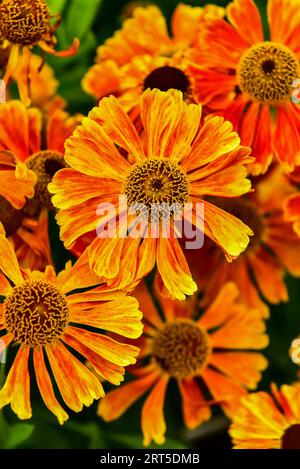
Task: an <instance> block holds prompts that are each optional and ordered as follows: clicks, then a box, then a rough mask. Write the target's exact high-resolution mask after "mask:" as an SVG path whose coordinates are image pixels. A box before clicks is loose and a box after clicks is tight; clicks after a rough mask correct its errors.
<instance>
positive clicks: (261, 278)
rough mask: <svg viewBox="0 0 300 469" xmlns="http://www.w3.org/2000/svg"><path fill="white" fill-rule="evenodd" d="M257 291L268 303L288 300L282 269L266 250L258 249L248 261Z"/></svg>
mask: <svg viewBox="0 0 300 469" xmlns="http://www.w3.org/2000/svg"><path fill="white" fill-rule="evenodd" d="M249 261H250V264H251V267H252V271H253V274H254V277H255V279H256V282H257V285H258V287H259V290H260V291H261V292H262V294H263V295H264V297H265V298H266V299H267V300H268V301H269V302H270V303H275V304H276V303H280V301H287V300H288V291H287V288H286V286H285V283H284V279H283V277H284V269H283V268H282V266H281V265H280V264H279V262H278V260H277V259H275V258H274V257H273V256H271V254H269V253H268V252H267V251H266V250H263V249H260V250H259V252H256V253H255V255H253V256H251V258H250V259H249Z"/></svg>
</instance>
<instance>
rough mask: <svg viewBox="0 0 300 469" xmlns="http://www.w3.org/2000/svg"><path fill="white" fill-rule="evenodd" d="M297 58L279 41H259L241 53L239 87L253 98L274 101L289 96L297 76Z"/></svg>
mask: <svg viewBox="0 0 300 469" xmlns="http://www.w3.org/2000/svg"><path fill="white" fill-rule="evenodd" d="M298 72H299V61H298V59H297V57H296V56H295V55H294V53H293V52H292V51H291V50H290V49H288V48H287V47H286V46H284V45H283V44H276V43H273V42H262V43H259V44H256V45H254V46H253V47H251V48H250V49H248V50H247V51H246V53H245V54H244V55H243V57H242V59H241V61H240V64H239V70H238V81H239V87H240V89H241V91H242V92H244V93H246V94H248V95H249V97H250V98H251V99H253V100H256V101H259V102H262V103H270V104H272V103H276V102H281V101H284V100H286V99H289V98H290V96H291V93H292V83H293V81H294V80H295V79H296V78H297V77H298Z"/></svg>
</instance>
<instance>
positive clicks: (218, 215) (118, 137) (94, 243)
mask: <svg viewBox="0 0 300 469" xmlns="http://www.w3.org/2000/svg"><path fill="white" fill-rule="evenodd" d="M200 119H201V106H199V105H194V104H190V105H188V104H186V103H185V102H184V101H183V98H182V93H181V92H179V91H175V90H171V91H169V92H161V91H159V90H147V91H145V93H144V94H143V97H142V100H141V122H142V127H143V128H142V130H141V137H139V135H138V132H137V130H136V128H135V126H134V124H133V122H132V121H131V120H130V118H129V117H128V115H127V114H126V113H125V112H124V110H123V109H122V107H121V106H120V104H119V103H118V101H117V100H116V99H115V98H114V97H113V96H111V97H110V98H103V99H102V101H101V102H100V104H99V107H96V108H94V109H93V110H92V111H91V112H90V114H89V117H88V118H86V119H83V122H82V126H79V127H78V128H77V129H76V130H75V132H74V134H73V135H72V136H71V137H70V138H69V139H68V140H67V141H66V145H65V148H66V154H65V160H66V162H67V163H68V165H69V166H70V168H67V169H64V170H62V171H59V172H58V173H57V174H56V175H55V176H54V178H53V181H52V183H51V184H49V186H48V189H49V191H50V192H51V193H53V194H55V195H54V197H53V199H52V202H53V204H54V205H55V206H56V207H57V208H59V209H60V211H59V213H58V214H57V221H58V224H59V225H60V227H61V238H62V240H63V241H64V243H65V246H66V247H67V248H68V249H72V248H74V246H75V247H76V244H77V243H78V242H79V241H80V240H81V239H82V237H83V236H86V235H87V234H89V235H90V246H89V256H90V265H91V268H92V269H93V270H94V271H95V272H96V273H97V274H98V275H99V276H101V277H102V276H103V277H105V278H107V279H111V282H112V284H115V285H119V286H120V287H124V282H125V283H126V284H130V283H131V282H132V281H133V280H134V279H136V281H138V280H139V279H141V278H142V277H144V276H145V275H147V274H148V273H149V272H150V271H151V270H152V269H153V267H154V266H155V262H156V264H157V268H158V271H159V274H160V276H161V278H162V282H163V283H164V285H165V287H166V289H167V291H168V292H169V294H170V295H171V296H172V297H173V298H177V299H184V298H185V295H191V294H192V293H193V292H194V291H196V289H197V286H196V284H195V282H194V281H193V280H192V277H191V274H190V271H189V267H188V265H187V263H186V260H185V258H184V256H183V253H182V250H181V248H180V246H179V243H178V240H177V238H176V236H177V228H176V227H175V225H176V223H181V222H182V221H185V218H187V219H188V221H187V223H189V224H191V222H192V223H193V224H194V225H195V226H196V227H199V229H205V231H206V233H207V234H208V236H209V237H211V238H212V239H213V240H214V241H215V242H216V243H217V244H219V245H220V246H221V247H222V249H224V251H225V253H226V255H227V258H228V259H229V260H231V259H232V258H235V257H237V256H238V255H239V254H240V253H241V252H242V251H243V250H244V249H245V248H246V247H247V244H248V242H249V235H251V234H252V231H251V230H250V229H249V228H248V227H247V226H246V225H245V224H244V223H242V222H241V221H240V220H239V219H237V218H235V217H233V216H232V215H230V214H229V213H227V212H225V211H224V210H221V209H219V208H217V207H216V206H215V205H213V204H211V203H208V202H206V201H203V199H202V198H201V197H203V196H205V195H209V194H211V195H212V194H213V195H215V196H216V197H218V196H219V197H237V196H239V195H241V194H244V193H246V192H248V191H249V190H250V187H251V184H250V181H249V180H248V179H246V168H245V165H247V164H248V163H249V162H251V161H252V158H251V157H250V156H249V153H250V149H249V148H247V147H241V146H240V139H239V137H238V135H237V134H236V133H234V132H232V126H231V124H230V123H229V122H226V121H224V120H223V118H221V117H213V118H210V119H206V121H205V122H204V123H203V124H201V123H200ZM120 196H123V197H124V196H125V197H126V201H127V203H125V204H120V203H119V198H120ZM107 203H109V204H111V205H110V207H112V206H113V208H114V210H112V211H111V212H109V213H108V214H107V213H105V214H103V213H102V215H101V214H100V213H99V215H96V211H97V210H98V206H102V207H103V205H101V204H107ZM186 203H189V204H190V207H191V208H192V210H191V211H193V214H194V215H195V216H193V217H192V220H191V217H190V216H187V213H186V211H185V210H184V208H185V204H186ZM197 203H203V204H204V210H205V215H204V218H205V220H204V223H203V217H201V215H199V214H197V210H196V204H197ZM141 205H142V206H143V207H144V209H145V211H143V210H142V209H141V211H140V212H139V213H137V212H138V209H137V212H136V214H132V212H133V211H134V210H135V209H136V208H138V207H139V206H141ZM153 205H154V207H159V210H157V213H156V214H155V213H154V214H151V215H150V212H151V211H152V207H153ZM163 206H164V207H165V212H164V209H163ZM172 207H173V209H174V210H173V211H172ZM191 211H189V215H191ZM146 212H148V214H147V213H146ZM168 216H169V221H170V223H169V228H170V235H169V236H168V235H167V234H166V232H165V231H164V228H165V225H166V224H167V222H168ZM116 217H117V220H116ZM124 218H127V220H128V233H129V235H128V236H126V233H124V232H123V221H124ZM108 219H111V220H115V221H116V225H117V226H118V228H119V230H118V231H119V232H118V233H113V232H112V231H109V230H108V232H107V234H106V235H105V236H106V237H103V236H98V235H97V233H98V228H99V227H101V224H103V223H104V224H105V222H106V221H108ZM150 220H151V223H149V221H150ZM165 222H166V223H165ZM137 224H140V227H141V232H140V235H138V234H137V233H135V235H134V236H132V235H130V233H131V232H132V230H134V229H135V228H136V226H137ZM152 224H153V225H154V226H155V229H156V233H155V235H154V236H152V232H151V230H150V229H149V225H151V226H152ZM203 224H204V228H203ZM200 225H201V226H200ZM109 226H110V225H109ZM96 229H97V232H96ZM154 231H155V230H154Z"/></svg>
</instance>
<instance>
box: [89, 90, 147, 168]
mask: <svg viewBox="0 0 300 469" xmlns="http://www.w3.org/2000/svg"><path fill="white" fill-rule="evenodd" d="M89 118H90V119H92V120H94V121H96V122H97V123H98V124H99V125H101V127H102V128H103V130H104V132H106V134H107V135H108V136H109V138H110V139H111V140H112V141H113V142H114V143H115V144H117V145H119V146H120V147H121V148H124V149H125V150H126V151H127V152H128V153H129V154H130V155H132V156H133V157H134V159H135V160H136V161H139V160H141V159H143V158H144V150H143V146H142V142H141V140H140V138H139V135H138V132H137V130H136V128H135V127H134V125H133V123H132V121H131V120H130V118H129V116H128V115H127V114H126V112H125V111H124V109H123V108H122V106H121V105H120V104H119V103H118V101H117V100H116V98H115V97H114V96H110V97H109V98H103V99H102V100H101V101H100V104H99V107H98V108H97V107H95V108H94V109H93V110H92V111H91V112H90V113H89ZM102 158H103V156H102ZM123 160H124V161H123V165H121V163H119V166H120V167H119V173H120V171H121V170H122V169H123V166H124V165H125V162H126V163H127V161H126V160H125V158H123ZM127 165H128V163H127ZM127 169H128V168H127V167H126V170H127Z"/></svg>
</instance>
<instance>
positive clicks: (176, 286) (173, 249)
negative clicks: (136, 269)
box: [157, 236, 197, 300]
mask: <svg viewBox="0 0 300 469" xmlns="http://www.w3.org/2000/svg"><path fill="white" fill-rule="evenodd" d="M157 268H158V271H159V273H160V275H161V277H162V279H163V282H164V285H165V286H166V288H167V290H168V291H169V294H170V295H171V297H173V298H176V299H178V300H184V299H185V295H192V294H193V293H194V292H195V291H196V290H197V285H196V283H195V282H194V281H193V279H192V276H191V273H190V270H189V267H188V265H187V262H186V260H185V258H184V254H183V252H182V250H181V248H180V246H179V243H178V240H177V239H176V238H175V237H174V236H172V237H171V238H170V239H168V238H160V239H159V240H158V247H157Z"/></svg>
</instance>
